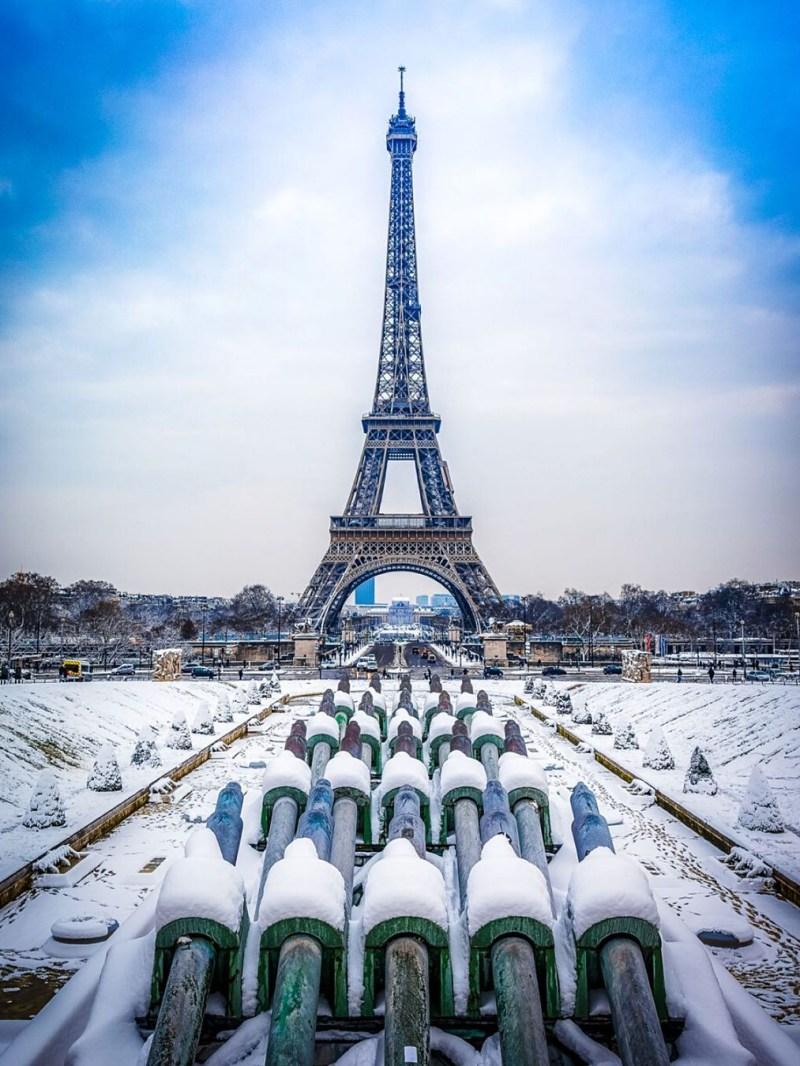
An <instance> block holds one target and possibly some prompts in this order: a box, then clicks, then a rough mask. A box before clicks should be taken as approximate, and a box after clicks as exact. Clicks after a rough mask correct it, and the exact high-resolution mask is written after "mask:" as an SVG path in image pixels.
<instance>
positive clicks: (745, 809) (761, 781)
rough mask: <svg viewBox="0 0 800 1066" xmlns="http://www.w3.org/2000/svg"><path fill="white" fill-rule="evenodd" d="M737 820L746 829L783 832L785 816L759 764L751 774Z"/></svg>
mask: <svg viewBox="0 0 800 1066" xmlns="http://www.w3.org/2000/svg"><path fill="white" fill-rule="evenodd" d="M737 821H738V824H739V825H741V826H743V827H744V828H745V829H756V830H758V831H759V832H761V833H782V832H783V829H784V825H783V816H782V815H781V811H780V807H779V806H778V801H777V800H776V799H775V796H774V794H773V792H772V789H771V788H770V787H769V782H768V781H767V779H766V777H765V776H764V774H763V773H762V771H761V769H760V767H758V766H754V767H753V772H752V773H751V774H750V780H749V781H748V782H747V792H746V793H745V797H744V799H743V800H742V805H741V807H740V808H739V817H738V819H737Z"/></svg>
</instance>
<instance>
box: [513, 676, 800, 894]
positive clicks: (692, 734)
mask: <svg viewBox="0 0 800 1066" xmlns="http://www.w3.org/2000/svg"><path fill="white" fill-rule="evenodd" d="M553 687H554V688H556V690H558V691H567V692H569V694H570V696H571V698H572V704H573V707H574V708H575V709H576V710H578V709H583V708H586V709H588V710H589V711H590V712H591V713H592V715H593V716H596V715H597V714H598V713H600V712H601V713H603V714H605V715H606V716H607V718H608V720H609V722H610V723H611V726H612V729H613V730H614V732H617V730H618V729H619V727H620V726H621V725H622V724H623V723H625V722H628V723H630V724H631V725H632V726H633V730H634V732H635V733H636V736H637V739H638V743H639V748H638V749H632V750H622V751H620V750H617V749H615V748H614V737H613V736H597V735H595V734H593V733H592V727H591V725H588V724H587V725H577V724H575V723H574V722H573V721H572V718H571V716H570V715H568V714H564V715H558V714H557V713H556V711H555V709H554V708H553V707H552V706H550V707H548V706H546V705H544V704H543V702H542V701H541V700H538V699H536V700H533V702H534V703H535V705H536V706H537V707H538V708H540V709H541V710H543V711H545V713H547V714H549V715H551V716H552V717H553V718H559V719H560V720H562V721H563V722H564V724H565V725H566V726H568V728H570V729H571V730H572V731H573V732H575V733H578V735H579V736H581V737H584V738H585V739H586V742H587V743H588V744H591V745H592V747H594V748H597V749H598V750H600V751H603V752H607V753H608V754H609V755H611V756H612V757H613V758H614V759H615V760H616V761H617V762H619V763H621V764H622V765H623V766H624V767H625V768H626V769H629V770H630V771H631V772H632V773H634V774H635V775H636V776H637V777H640V778H642V779H643V780H645V781H647V782H649V783H650V784H653V785H655V786H656V787H657V788H659V789H661V790H662V791H663V792H665V793H667V794H668V795H670V796H674V798H675V799H676V800H677V801H678V802H680V803H682V804H683V805H684V806H686V807H688V808H689V809H690V810H692V811H694V812H695V813H697V814H698V815H699V816H700V817H701V818H704V819H705V820H706V821H708V822H710V823H711V824H712V825H714V826H716V827H717V828H719V829H721V830H722V831H723V832H725V833H726V834H728V835H729V836H732V837H734V839H736V840H741V842H742V844H743V845H744V846H745V847H746V848H747V849H748V850H749V851H752V852H754V853H755V854H756V855H758V856H759V857H761V858H762V859H764V861H765V862H767V863H768V864H769V865H772V866H776V867H778V868H779V869H781V870H783V871H784V872H785V873H787V874H788V875H789V876H790V877H793V878H794V879H795V880H800V691H798V690H797V689H796V688H794V687H792V688H788V687H786V688H784V687H778V686H776V685H772V686H768V685H763V686H759V685H746V686H745V685H724V684H723V685H720V684H716V685H709V684H681V685H667V684H654V685H629V684H610V685H592V684H587V683H582V684H568V683H564V682H559V683H556V685H555V686H553ZM655 727H660V728H662V729H663V731H664V734H665V736H666V739H667V743H668V745H669V747H670V749H671V751H672V754H673V756H674V759H675V769H674V770H653V769H651V768H650V767H644V766H643V765H642V756H643V750H644V747H645V744H646V742H647V738H648V737H649V735H650V733H651V731H652V730H653V729H654V728H655ZM698 745H699V747H700V748H702V750H703V752H704V754H705V756H706V758H707V760H708V762H709V764H710V766H711V770H712V773H713V774H714V778H715V779H716V782H717V784H718V786H719V791H718V792H717V794H716V795H715V796H707V795H699V794H697V793H684V791H683V781H684V776H685V774H686V770H687V768H688V766H689V759H690V756H691V753H692V750H693V748H694V747H695V746H698ZM754 766H759V767H760V768H761V770H762V771H763V773H764V775H765V777H766V778H767V780H768V782H769V784H770V786H771V788H772V790H773V792H774V793H775V796H776V798H777V801H778V805H779V807H780V809H781V812H782V814H783V818H784V822H785V830H784V832H783V833H763V832H756V831H753V830H750V829H746V828H744V827H743V826H741V825H739V824H737V819H738V814H739V808H740V805H741V801H742V799H743V797H744V795H745V793H746V790H747V783H748V778H749V776H750V772H751V771H752V769H753V767H754Z"/></svg>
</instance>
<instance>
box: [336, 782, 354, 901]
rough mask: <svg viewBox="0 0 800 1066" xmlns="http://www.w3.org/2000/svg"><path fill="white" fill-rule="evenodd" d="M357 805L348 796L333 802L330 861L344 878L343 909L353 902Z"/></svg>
mask: <svg viewBox="0 0 800 1066" xmlns="http://www.w3.org/2000/svg"><path fill="white" fill-rule="evenodd" d="M357 827H358V806H357V804H356V801H355V800H354V799H351V798H350V797H349V796H340V797H339V799H337V800H335V801H334V804H333V840H332V843H331V858H330V861H331V862H332V863H333V865H334V866H335V867H336V869H337V870H338V871H339V873H340V874H341V875H342V877H343V878H344V891H345V911H346V913H347V914H349V913H350V906H351V904H352V902H353V867H354V865H355V859H356V829H357Z"/></svg>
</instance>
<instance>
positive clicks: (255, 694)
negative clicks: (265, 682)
mask: <svg viewBox="0 0 800 1066" xmlns="http://www.w3.org/2000/svg"><path fill="white" fill-rule="evenodd" d="M247 702H248V703H249V704H250V706H251V707H257V706H258V705H259V703H261V693H260V692H259V691H258V682H257V681H251V682H250V688H249V690H248V693H247Z"/></svg>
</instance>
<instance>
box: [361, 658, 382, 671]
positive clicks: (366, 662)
mask: <svg viewBox="0 0 800 1066" xmlns="http://www.w3.org/2000/svg"><path fill="white" fill-rule="evenodd" d="M377 669H378V660H377V659H376V658H375V656H374V655H362V656H361V658H360V659H358V660H357V662H356V670H377Z"/></svg>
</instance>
